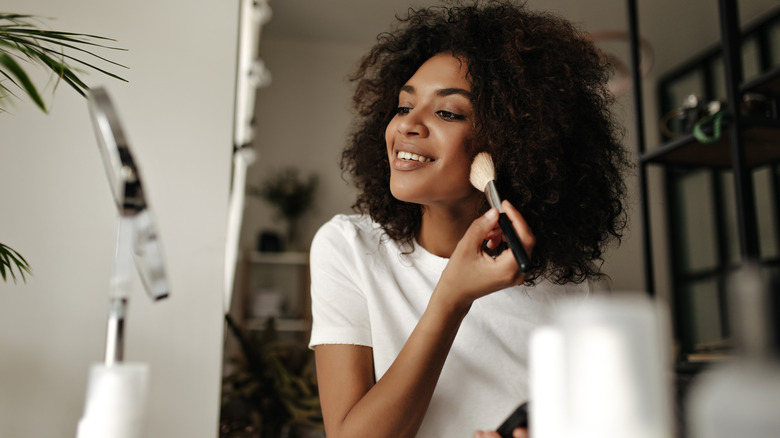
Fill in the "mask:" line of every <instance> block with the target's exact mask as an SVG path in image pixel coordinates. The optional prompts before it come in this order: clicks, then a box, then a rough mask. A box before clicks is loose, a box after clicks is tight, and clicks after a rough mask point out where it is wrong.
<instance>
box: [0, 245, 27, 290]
mask: <svg viewBox="0 0 780 438" xmlns="http://www.w3.org/2000/svg"><path fill="white" fill-rule="evenodd" d="M14 267H16V270H17V271H19V275H20V276H21V277H22V280H23V281H24V282H27V278H26V277H25V276H24V273H25V272H26V273H28V274H32V272H31V271H30V265H29V264H28V263H27V260H25V259H24V257H22V255H21V254H19V253H18V252H16V251H15V250H14V249H13V248H11V247H8V246H6V245H3V244H2V243H0V276H2V277H3V281H8V278H7V276H6V271H7V272H8V274H10V275H11V278H12V279H13V280H14V283H16V274H14Z"/></svg>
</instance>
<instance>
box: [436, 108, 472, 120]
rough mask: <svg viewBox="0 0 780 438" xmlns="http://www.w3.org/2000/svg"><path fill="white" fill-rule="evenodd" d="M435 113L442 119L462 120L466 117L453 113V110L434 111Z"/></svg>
mask: <svg viewBox="0 0 780 438" xmlns="http://www.w3.org/2000/svg"><path fill="white" fill-rule="evenodd" d="M436 115H437V116H439V118H441V119H443V120H464V119H465V118H466V117H465V116H462V115H460V114H455V113H453V112H450V111H444V110H439V111H436Z"/></svg>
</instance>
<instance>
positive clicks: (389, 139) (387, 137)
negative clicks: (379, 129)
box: [385, 117, 396, 150]
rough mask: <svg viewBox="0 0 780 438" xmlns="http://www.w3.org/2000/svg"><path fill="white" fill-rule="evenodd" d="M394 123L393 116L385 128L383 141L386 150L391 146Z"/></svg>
mask: <svg viewBox="0 0 780 438" xmlns="http://www.w3.org/2000/svg"><path fill="white" fill-rule="evenodd" d="M395 124H396V122H395V117H393V118H392V119H391V120H390V123H388V124H387V127H386V128H385V143H386V144H387V149H388V150H390V149H391V148H392V147H393V133H394V132H395Z"/></svg>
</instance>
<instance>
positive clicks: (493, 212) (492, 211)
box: [485, 208, 498, 220]
mask: <svg viewBox="0 0 780 438" xmlns="http://www.w3.org/2000/svg"><path fill="white" fill-rule="evenodd" d="M497 217H498V210H497V209H495V208H491V209H490V210H488V211H487V212H486V213H485V218H486V219H490V220H495V219H496V218H497Z"/></svg>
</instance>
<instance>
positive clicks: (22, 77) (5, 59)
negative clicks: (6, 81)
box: [0, 53, 47, 112]
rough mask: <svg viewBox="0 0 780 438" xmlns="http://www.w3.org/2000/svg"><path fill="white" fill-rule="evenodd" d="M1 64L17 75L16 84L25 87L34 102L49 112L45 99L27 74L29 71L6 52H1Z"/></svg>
mask: <svg viewBox="0 0 780 438" xmlns="http://www.w3.org/2000/svg"><path fill="white" fill-rule="evenodd" d="M0 66H3V67H4V68H5V69H6V71H8V72H9V73H10V74H11V75H13V76H16V79H18V80H19V82H18V83H17V82H16V81H14V84H16V85H18V86H19V88H21V89H23V90H24V91H25V92H26V93H27V95H28V96H30V99H32V100H33V102H35V104H36V105H38V108H40V109H41V110H43V112H47V110H46V104H45V103H43V99H41V95H40V94H38V90H37V89H36V88H35V85H33V83H32V81H31V80H30V78H29V77H28V76H27V73H25V72H24V69H22V67H21V66H20V65H19V64H18V63H17V62H16V61H14V59H13V58H11V57H10V56H8V55H6V54H5V53H0ZM6 77H8V75H6Z"/></svg>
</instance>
